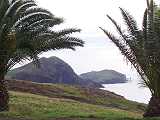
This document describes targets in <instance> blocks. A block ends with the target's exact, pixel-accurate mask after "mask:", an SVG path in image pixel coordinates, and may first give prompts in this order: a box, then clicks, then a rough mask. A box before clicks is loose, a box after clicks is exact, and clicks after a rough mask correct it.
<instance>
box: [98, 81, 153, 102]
mask: <svg viewBox="0 0 160 120" xmlns="http://www.w3.org/2000/svg"><path fill="white" fill-rule="evenodd" d="M103 86H104V88H101V89H103V90H108V91H111V92H114V93H116V94H118V95H121V96H123V97H125V98H126V99H128V100H132V101H136V102H140V103H146V104H147V103H148V102H149V100H150V98H151V93H150V91H149V89H148V88H145V87H142V86H141V85H140V84H139V82H138V81H129V82H127V83H118V84H103Z"/></svg>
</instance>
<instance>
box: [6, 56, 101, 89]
mask: <svg viewBox="0 0 160 120" xmlns="http://www.w3.org/2000/svg"><path fill="white" fill-rule="evenodd" d="M40 63H41V64H40V67H39V68H36V67H35V66H34V65H33V63H29V64H27V65H25V66H22V67H19V68H16V69H14V70H12V71H10V72H9V73H8V75H7V76H8V77H9V78H11V79H18V80H30V81H33V82H39V83H61V84H70V85H81V86H86V87H98V88H99V87H102V85H101V84H99V83H96V82H94V81H91V80H90V81H86V80H83V79H82V78H81V77H79V76H78V75H77V74H76V73H75V72H74V71H73V69H72V68H71V67H70V66H69V65H68V64H67V63H65V62H64V61H63V60H61V59H59V58H57V57H50V58H41V59H40Z"/></svg>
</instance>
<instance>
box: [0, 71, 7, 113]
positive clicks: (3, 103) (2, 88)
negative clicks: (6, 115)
mask: <svg viewBox="0 0 160 120" xmlns="http://www.w3.org/2000/svg"><path fill="white" fill-rule="evenodd" d="M8 103H9V94H8V90H7V85H6V82H5V80H4V74H0V112H2V111H7V110H9V105H8Z"/></svg>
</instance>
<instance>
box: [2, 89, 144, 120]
mask: <svg viewBox="0 0 160 120" xmlns="http://www.w3.org/2000/svg"><path fill="white" fill-rule="evenodd" d="M0 118H1V119H2V118H8V119H9V118H13V119H15V120H17V119H18V118H19V119H20V118H24V119H27V120H28V119H29V120H30V119H31V120H51V119H53V118H96V119H100V120H101V119H106V120H114V119H124V118H141V114H137V113H132V112H128V111H125V110H120V109H113V108H106V107H103V106H97V105H92V104H86V103H81V102H77V101H74V100H69V99H59V98H48V97H43V96H39V95H34V94H28V93H20V92H10V111H9V112H3V113H0ZM1 119H0V120H1Z"/></svg>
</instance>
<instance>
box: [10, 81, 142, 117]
mask: <svg viewBox="0 0 160 120" xmlns="http://www.w3.org/2000/svg"><path fill="white" fill-rule="evenodd" d="M8 84H9V90H11V91H20V92H27V93H32V94H37V95H42V96H47V97H50V98H63V99H71V100H76V101H79V102H82V103H88V104H95V105H101V106H104V107H112V108H118V109H122V110H127V111H131V112H137V113H141V114H142V113H143V112H144V110H145V104H140V103H137V102H133V101H129V100H126V99H125V98H124V97H122V96H120V95H117V94H115V93H112V92H109V91H104V90H100V89H96V88H95V89H93V88H86V87H80V86H70V85H62V84H38V83H33V82H28V81H18V80H8Z"/></svg>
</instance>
